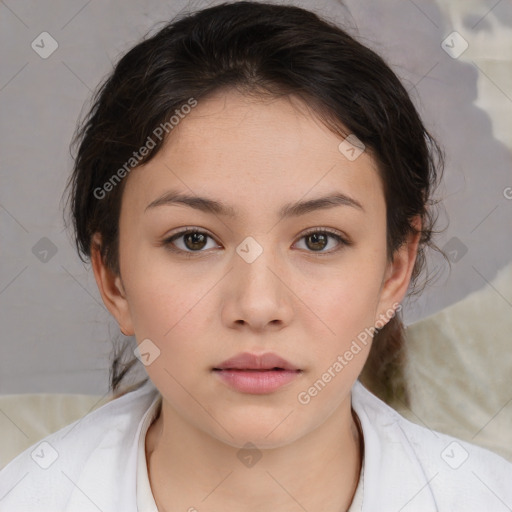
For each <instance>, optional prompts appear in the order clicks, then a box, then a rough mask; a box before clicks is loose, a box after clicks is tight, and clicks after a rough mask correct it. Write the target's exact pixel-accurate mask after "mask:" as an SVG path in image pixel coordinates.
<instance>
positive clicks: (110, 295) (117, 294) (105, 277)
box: [91, 233, 134, 336]
mask: <svg viewBox="0 0 512 512" xmlns="http://www.w3.org/2000/svg"><path fill="white" fill-rule="evenodd" d="M100 249H101V234H100V233H94V235H93V238H92V242H91V264H92V268H93V271H94V278H95V279H96V284H97V285H98V289H99V291H100V294H101V298H102V299H103V303H104V304H105V306H106V307H107V309H108V310H109V311H110V313H111V315H112V316H113V317H114V318H115V319H116V320H117V323H118V324H119V327H120V329H121V332H122V333H123V334H124V335H125V336H133V334H134V330H133V325H132V321H131V315H130V309H129V306H128V300H127V298H126V292H125V290H124V285H123V282H122V280H121V276H120V275H116V274H115V273H114V272H113V271H112V270H111V269H110V268H108V267H107V266H106V265H105V262H104V261H103V258H102V257H101V251H100Z"/></svg>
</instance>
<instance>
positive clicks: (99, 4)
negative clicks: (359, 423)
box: [0, 0, 512, 394]
mask: <svg viewBox="0 0 512 512" xmlns="http://www.w3.org/2000/svg"><path fill="white" fill-rule="evenodd" d="M213 3H218V2H213ZM281 3H294V4H295V5H299V6H303V7H306V8H310V9H313V10H315V11H316V12H318V13H319V14H321V15H324V16H327V17H329V18H330V19H331V20H333V21H335V22H337V23H339V24H341V25H342V26H344V27H345V28H348V29H349V30H350V31H351V32H352V33H354V34H356V35H357V37H358V38H359V39H360V40H362V42H364V43H366V44H368V45H369V46H371V47H373V48H374V49H375V50H376V51H377V52H379V53H380V54H381V55H383V56H384V57H385V58H386V59H387V60H388V62H389V63H390V64H391V65H392V67H393V68H394V69H395V71H396V72H397V74H398V75H399V76H400V77H401V78H402V79H403V81H404V83H405V84H406V87H407V88H408V89H409V90H410V92H411V94H412V96H413V99H414V101H415V103H416V104H417V106H418V108H419V110H420V112H421V114H422V115H423V117H424V119H425V121H426V123H427V125H428V127H429V128H430V129H431V131H432V132H433V134H434V135H435V136H436V137H437V138H438V140H439V141H440V142H441V144H442V145H443V146H444V148H445V150H446V153H447V166H446V171H445V180H444V183H443V185H442V187H441V188H440V190H439V194H438V197H439V198H440V199H442V200H443V208H442V209H441V210H440V217H439V227H440V228H446V229H445V230H444V232H443V233H442V234H440V235H439V236H438V237H437V243H438V245H439V246H440V247H443V248H445V250H447V251H449V252H450V253H451V258H452V260H453V264H452V270H451V272H449V271H448V267H447V266H446V265H445V264H444V263H443V261H442V260H441V259H440V258H439V257H437V256H436V255H435V254H432V255H431V256H430V257H429V267H430V269H431V270H432V271H434V272H437V275H438V277H437V280H436V281H435V282H434V283H433V284H432V285H431V286H430V287H429V288H427V289H425V291H424V292H423V294H422V295H421V297H420V298H418V299H417V300H415V301H414V302H411V301H406V302H405V303H404V306H405V321H406V324H411V323H413V322H415V321H418V320H419V319H421V318H424V317H426V316H428V315H431V314H433V313H435V312H437V311H439V310H441V309H443V308H445V307H447V306H448V305H450V304H452V303H454V302H457V301H458V300H460V299H462V298H463V297H465V296H466V295H467V294H468V293H470V292H472V291H474V290H477V289H480V288H482V287H483V286H485V285H486V283H487V282H489V281H492V279H493V278H494V277H495V276H496V274H497V272H498V271H499V270H500V269H502V268H503V267H505V266H506V265H507V264H509V263H510V261H511V255H512V236H511V235H512V229H511V226H512V223H511V220H512V192H509V193H508V194H507V192H506V191H507V190H509V191H510V189H508V188H507V187H512V171H511V169H512V165H511V163H512V158H511V151H512V129H511V128H512V127H511V123H510V119H512V71H511V70H512V62H511V59H512V56H511V52H510V48H512V27H511V25H512V3H511V2H510V1H508V0H499V1H496V0H491V1H486V0H478V1H475V0H457V1H450V2H448V1H447V0H444V1H443V0H437V1H434V0H414V1H413V0H389V1H381V2H374V1H370V0H348V1H347V2H344V5H342V4H341V3H340V2H336V1H334V0H332V1H327V0H325V1H318V2H316V1H315V2H307V1H295V2H281ZM210 4H212V2H204V1H203V2H200V1H195V2H185V1H178V0H169V1H159V0H145V1H135V0H125V1H122V0H117V1H100V0H89V1H87V0H72V1H59V0H47V1H44V2H41V1H40V2H37V1H35V0H31V1H28V0H27V1H14V0H6V1H1V2H0V48H1V50H0V51H1V56H2V66H1V67H0V108H1V118H0V119H1V121H0V151H1V153H0V154H1V161H0V164H1V171H0V172H1V187H0V229H1V244H0V248H1V253H0V254H1V256H0V262H1V268H0V308H1V310H0V319H1V325H2V340H1V342H0V350H1V352H0V393H1V394H6V393H30V392H64V393H94V394H104V393H105V392H107V389H108V371H109V356H110V352H111V348H112V341H111V340H112V338H113V337H115V336H117V335H118V332H119V331H118V328H117V324H116V323H115V322H114V321H113V319H112V318H111V317H110V315H109V313H108V312H107V310H106V309H105V308H104V306H103V304H102V301H101V298H100V295H99V292H98V290H97V287H96V283H95V281H94V276H93V273H92V270H91V269H90V266H89V265H83V264H82V262H81V261H80V260H79V258H78V256H77V254H76V252H75V249H74V246H73V242H72V239H71V233H70V231H68V232H67V231H65V230H64V225H63V221H62V208H63V206H64V203H63V202H61V196H62V193H63V190H64V185H65V182H66V180H67V177H68V175H69V172H70V169H71V166H72V160H71V156H70V153H69V143H70V140H71V136H72V134H73V131H74V129H75V125H76V122H77V120H78V118H79V116H80V114H81V112H84V110H83V108H84V109H85V108H86V106H87V104H88V102H89V100H90V98H91V95H92V91H93V90H94V89H95V88H96V86H97V84H98V83H99V82H100V81H101V79H102V78H103V77H104V76H105V75H106V74H108V73H109V72H110V70H111V69H112V65H113V63H115V62H116V61H117V59H118V58H119V56H120V54H121V53H124V52H125V51H127V50H128V49H129V48H130V47H131V46H133V45H134V44H135V43H137V42H138V41H139V40H140V38H141V37H142V36H143V35H144V34H146V33H147V32H148V30H150V29H153V30H156V29H158V27H159V26H161V25H158V26H157V25H156V24H157V22H162V21H167V20H168V19H170V18H172V17H173V16H174V15H175V14H177V13H178V12H179V11H181V10H183V9H184V10H194V9H198V8H201V7H203V6H206V5H210ZM454 31H456V32H458V34H459V35H460V36H461V37H462V39H461V38H459V36H455V39H454V36H450V37H449V38H448V39H446V38H447V36H449V35H450V34H451V33H452V32H454ZM43 32H47V33H48V34H50V36H51V38H53V39H54V40H55V41H56V44H58V47H57V49H56V50H55V51H54V52H53V53H52V54H51V55H49V56H47V58H42V57H41V56H40V54H42V55H43V56H46V55H45V52H49V51H50V50H51V49H52V44H55V43H53V42H52V41H51V39H50V37H49V36H47V35H42V36H41V35H40V34H42V33H43ZM41 38H43V39H44V43H43V44H41ZM457 38H458V39H457ZM443 41H445V43H443ZM33 42H34V43H33ZM466 44H467V49H466V50H465V51H464V52H463V53H462V54H461V55H460V56H458V55H455V54H457V53H459V52H460V51H461V50H462V49H464V48H465V45H466ZM31 45H34V48H33V47H32V46H31ZM36 45H38V46H36ZM43 46H44V47H43ZM445 50H448V52H451V53H452V55H449V53H447V51H445ZM454 57H456V58H454ZM84 105H85V106H84ZM507 196H508V197H507ZM44 251H47V252H46V253H45V252H44ZM499 292H500V294H502V295H503V296H504V297H505V298H506V299H507V300H508V301H511V302H512V290H510V289H509V290H499ZM481 321H482V322H485V318H482V319H481ZM140 366H141V368H139V370H140V372H141V373H139V375H143V374H144V369H143V367H142V364H141V365H140Z"/></svg>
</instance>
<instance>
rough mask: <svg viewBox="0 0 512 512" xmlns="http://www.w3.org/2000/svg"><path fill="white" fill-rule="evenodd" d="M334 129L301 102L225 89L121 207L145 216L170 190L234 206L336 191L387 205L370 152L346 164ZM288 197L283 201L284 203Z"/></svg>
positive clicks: (142, 171) (131, 184) (175, 133)
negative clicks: (123, 206)
mask: <svg viewBox="0 0 512 512" xmlns="http://www.w3.org/2000/svg"><path fill="white" fill-rule="evenodd" d="M343 138H344V137H343V136H342V135H337V134H335V133H333V132H332V131H331V130H329V129H328V128H327V127H326V126H325V125H324V124H323V123H322V122H321V121H320V120H319V119H318V118H317V116H315V115H314V114H313V112H312V111H311V110H310V109H309V108H308V106H307V105H306V104H304V103H303V102H302V101H300V100H299V99H297V98H296V97H280V98H268V97H265V98H261V97H255V96H247V95H242V94H240V93H236V92H233V91H224V92H222V93H218V94H215V95H213V96H211V97H209V98H207V99H205V100H200V101H199V102H198V104H197V106H196V107H195V108H193V109H192V110H191V111H190V113H188V114H187V115H185V116H183V119H181V120H180V121H179V123H178V124H177V125H176V126H175V127H174V128H173V129H172V131H171V133H170V135H169V136H168V137H167V139H166V141H165V143H164V145H163V146H162V148H161V149H160V151H159V153H158V154H157V155H156V156H155V157H154V158H153V159H152V160H151V161H150V162H148V163H147V164H146V165H143V166H140V167H138V168H136V169H134V170H132V171H131V173H130V175H129V176H128V183H126V188H125V191H124V196H126V197H123V203H124V202H125V201H129V202H130V204H131V205H132V207H135V208H136V209H137V210H141V209H142V210H143V209H144V208H145V207H146V206H147V205H148V204H149V203H150V202H151V201H153V200H154V199H155V197H156V196H157V195H159V194H161V193H162V192H165V190H166V189H174V190H176V189H181V190H182V191H183V192H186V193H188V194H194V193H196V194H198V195H205V193H209V194H210V195H212V196H215V197H222V198H226V201H227V200H228V198H230V199H231V200H232V201H230V202H231V203H235V202H238V203H240V202H241V201H240V200H241V199H242V198H243V202H244V203H245V204H248V203H250V202H251V200H260V204H261V200H263V201H264V202H263V203H262V204H270V201H271V200H274V199H275V201H276V205H277V201H278V200H279V198H280V197H282V198H283V201H281V202H286V201H284V199H289V200H297V199H299V198H301V197H303V196H305V195H311V196H315V195H319V194H322V193H326V192H330V191H332V190H334V189H337V190H338V189H340V188H341V189H342V190H343V191H344V192H345V193H347V194H352V195H359V196H365V198H363V199H361V202H367V203H370V204H371V203H372V202H374V203H375V202H379V201H381V202H382V201H383V190H382V187H381V182H380V178H379V175H378V171H377V167H376V164H375V162H374V160H373V158H372V157H371V155H370V154H369V153H368V152H366V151H365V152H363V153H362V154H361V155H360V156H359V157H358V158H357V159H355V160H352V161H351V160H349V159H348V158H347V157H346V156H345V155H344V153H343V152H341V151H340V149H339V145H340V142H342V141H343ZM284 196H286V197H284Z"/></svg>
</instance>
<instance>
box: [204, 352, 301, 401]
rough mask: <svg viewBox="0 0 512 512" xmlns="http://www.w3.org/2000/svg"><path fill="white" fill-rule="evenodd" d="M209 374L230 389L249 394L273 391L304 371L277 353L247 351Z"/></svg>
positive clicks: (228, 360)
mask: <svg viewBox="0 0 512 512" xmlns="http://www.w3.org/2000/svg"><path fill="white" fill-rule="evenodd" d="M212 371H213V372H214V373H215V374H216V375H218V378H219V379H221V380H222V381H223V382H224V383H225V384H227V385H228V386H229V387H231V388H233V389H235V390H236V391H239V392H241V393H251V394H266V393H271V392H273V391H276V390H278V389H279V388H281V387H282V386H284V385H285V384H288V383H289V382H291V381H293V380H294V379H296V378H297V377H298V376H299V375H300V374H302V372H303V371H302V370H301V369H300V368H297V367H296V366H294V365H293V364H292V363H290V362H289V361H287V360H286V359H283V358H282V357H280V356H278V355H277V354H273V353H266V354H261V355H258V354H250V353H248V352H244V353H241V354H237V355H236V356H234V357H232V358H230V359H227V360H226V361H224V362H223V363H221V364H220V365H219V366H217V367H215V368H213V369H212Z"/></svg>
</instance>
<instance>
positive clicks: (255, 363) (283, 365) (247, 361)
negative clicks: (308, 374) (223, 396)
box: [214, 352, 300, 371]
mask: <svg viewBox="0 0 512 512" xmlns="http://www.w3.org/2000/svg"><path fill="white" fill-rule="evenodd" d="M274 368H280V369H283V370H290V371H299V370H300V369H299V368H297V367H296V366H294V365H293V364H292V363H290V362H289V361H287V360H286V359H283V358H282V357H280V356H278V355H277V354H274V353H272V352H267V353H266V354H251V353H249V352H242V353H240V354H237V355H236V356H234V357H231V358H229V359H227V360H226V361H224V362H223V363H221V364H220V365H218V366H216V367H214V370H272V369H274Z"/></svg>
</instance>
